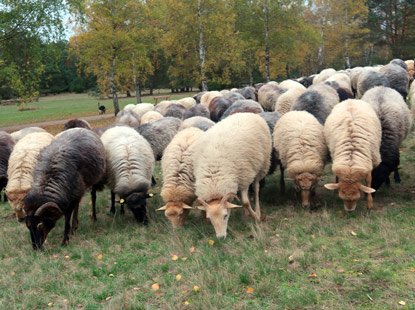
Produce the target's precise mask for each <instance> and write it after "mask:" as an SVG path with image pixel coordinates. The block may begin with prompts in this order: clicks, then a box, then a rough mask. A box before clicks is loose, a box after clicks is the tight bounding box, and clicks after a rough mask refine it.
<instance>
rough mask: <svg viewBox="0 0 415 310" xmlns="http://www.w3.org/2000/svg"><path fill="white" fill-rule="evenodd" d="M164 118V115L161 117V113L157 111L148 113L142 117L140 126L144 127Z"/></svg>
mask: <svg viewBox="0 0 415 310" xmlns="http://www.w3.org/2000/svg"><path fill="white" fill-rule="evenodd" d="M162 118H163V115H161V114H160V113H159V112H157V111H148V112H147V113H145V114H144V115H143V116H141V119H140V125H141V126H142V125H144V124H148V123H151V122H154V121H157V120H159V119H162Z"/></svg>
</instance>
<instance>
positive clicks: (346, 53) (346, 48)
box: [344, 5, 351, 69]
mask: <svg viewBox="0 0 415 310" xmlns="http://www.w3.org/2000/svg"><path fill="white" fill-rule="evenodd" d="M349 29H350V23H349V10H348V7H347V5H346V38H345V40H344V68H345V69H350V67H351V66H350V57H349Z"/></svg>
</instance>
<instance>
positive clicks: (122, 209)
mask: <svg viewBox="0 0 415 310" xmlns="http://www.w3.org/2000/svg"><path fill="white" fill-rule="evenodd" d="M120 213H121V214H122V215H124V204H123V203H122V204H121V212H120Z"/></svg>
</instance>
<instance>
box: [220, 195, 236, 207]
mask: <svg viewBox="0 0 415 310" xmlns="http://www.w3.org/2000/svg"><path fill="white" fill-rule="evenodd" d="M231 198H235V199H236V200H238V201H239V198H238V196H237V195H236V194H235V193H227V194H226V195H225V196H223V198H222V200H221V201H220V204H221V205H222V204H224V203H225V202H227V201H228V200H229V199H231Z"/></svg>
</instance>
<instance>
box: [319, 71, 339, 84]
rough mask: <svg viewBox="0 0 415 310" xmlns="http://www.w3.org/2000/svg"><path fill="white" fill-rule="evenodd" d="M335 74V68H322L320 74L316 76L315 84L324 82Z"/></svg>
mask: <svg viewBox="0 0 415 310" xmlns="http://www.w3.org/2000/svg"><path fill="white" fill-rule="evenodd" d="M334 74H336V70H334V69H333V68H328V69H324V70H322V71H321V72H320V73H319V74H317V75H316V76H315V77H314V79H313V85H316V84H319V83H323V82H324V81H326V80H327V79H328V78H329V77H331V76H332V75H334Z"/></svg>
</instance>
